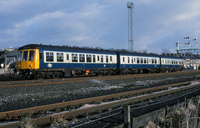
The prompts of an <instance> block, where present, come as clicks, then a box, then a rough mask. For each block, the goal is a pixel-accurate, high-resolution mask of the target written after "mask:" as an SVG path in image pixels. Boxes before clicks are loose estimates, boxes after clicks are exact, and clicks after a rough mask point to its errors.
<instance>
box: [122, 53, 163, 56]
mask: <svg viewBox="0 0 200 128" xmlns="http://www.w3.org/2000/svg"><path fill="white" fill-rule="evenodd" d="M119 54H120V55H130V56H149V57H159V55H158V54H148V53H137V52H133V53H130V52H119Z"/></svg>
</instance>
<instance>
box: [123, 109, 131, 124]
mask: <svg viewBox="0 0 200 128" xmlns="http://www.w3.org/2000/svg"><path fill="white" fill-rule="evenodd" d="M124 126H125V128H131V116H130V106H124Z"/></svg>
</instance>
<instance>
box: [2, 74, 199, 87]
mask: <svg viewBox="0 0 200 128" xmlns="http://www.w3.org/2000/svg"><path fill="white" fill-rule="evenodd" d="M199 72H200V71H195V72H173V73H153V74H137V75H135V74H130V75H120V77H119V75H116V76H102V77H84V78H83V77H81V78H64V79H63V81H59V79H45V80H23V81H11V82H8V81H5V82H0V88H12V87H27V86H40V85H52V84H65V83H77V82H84V81H87V80H90V79H97V80H115V79H131V78H144V77H152V76H163V75H164V76H168V75H181V74H196V73H199ZM49 81H52V82H49ZM33 82H36V83H33ZM4 84H5V85H4Z"/></svg>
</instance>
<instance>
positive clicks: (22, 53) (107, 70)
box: [17, 44, 117, 78]
mask: <svg viewBox="0 0 200 128" xmlns="http://www.w3.org/2000/svg"><path fill="white" fill-rule="evenodd" d="M116 68H117V55H116V52H112V51H106V50H94V49H84V48H73V47H62V46H50V45H36V44H31V45H26V46H23V47H21V48H19V52H18V61H17V70H18V71H19V72H20V74H21V75H23V76H29V77H36V78H38V77H39V78H43V77H47V78H48V77H63V76H65V77H67V76H78V75H94V74H96V75H103V74H112V73H113V72H115V71H116Z"/></svg>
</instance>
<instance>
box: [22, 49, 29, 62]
mask: <svg viewBox="0 0 200 128" xmlns="http://www.w3.org/2000/svg"><path fill="white" fill-rule="evenodd" d="M25 52H26V54H24V53H25ZM25 55H26V57H25ZM27 60H28V51H23V57H22V61H27Z"/></svg>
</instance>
